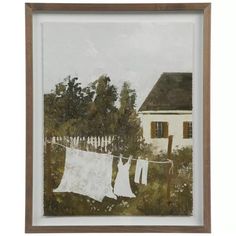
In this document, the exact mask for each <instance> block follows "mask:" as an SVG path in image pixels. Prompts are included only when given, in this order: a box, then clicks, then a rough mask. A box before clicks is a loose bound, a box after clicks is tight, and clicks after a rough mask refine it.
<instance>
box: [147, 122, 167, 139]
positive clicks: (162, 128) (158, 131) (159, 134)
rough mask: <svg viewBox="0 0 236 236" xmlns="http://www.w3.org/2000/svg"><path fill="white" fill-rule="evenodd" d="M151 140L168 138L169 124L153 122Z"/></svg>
mask: <svg viewBox="0 0 236 236" xmlns="http://www.w3.org/2000/svg"><path fill="white" fill-rule="evenodd" d="M151 138H168V122H151Z"/></svg>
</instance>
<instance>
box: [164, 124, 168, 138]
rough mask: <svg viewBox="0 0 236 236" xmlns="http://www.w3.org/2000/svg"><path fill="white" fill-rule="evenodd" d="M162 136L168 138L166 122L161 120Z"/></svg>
mask: <svg viewBox="0 0 236 236" xmlns="http://www.w3.org/2000/svg"><path fill="white" fill-rule="evenodd" d="M163 129H164V130H163V138H168V133H169V132H168V122H163Z"/></svg>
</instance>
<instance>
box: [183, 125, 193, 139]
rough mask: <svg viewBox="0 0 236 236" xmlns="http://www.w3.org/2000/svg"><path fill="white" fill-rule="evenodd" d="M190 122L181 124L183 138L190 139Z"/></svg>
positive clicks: (191, 131)
mask: <svg viewBox="0 0 236 236" xmlns="http://www.w3.org/2000/svg"><path fill="white" fill-rule="evenodd" d="M192 133H193V130H192V122H189V121H185V122H183V138H192Z"/></svg>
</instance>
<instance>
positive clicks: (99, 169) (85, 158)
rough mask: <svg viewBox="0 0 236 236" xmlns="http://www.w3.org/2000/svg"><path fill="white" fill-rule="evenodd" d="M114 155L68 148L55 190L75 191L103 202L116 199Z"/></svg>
mask: <svg viewBox="0 0 236 236" xmlns="http://www.w3.org/2000/svg"><path fill="white" fill-rule="evenodd" d="M112 162H113V156H112V155H109V154H101V153H95V152H87V151H81V150H77V149H72V148H66V160H65V169H64V174H63V177H62V180H61V183H60V185H59V186H58V188H57V189H55V190H54V192H73V193H78V194H82V195H85V196H89V197H91V198H93V199H95V200H97V201H99V202H102V200H103V198H104V197H105V196H107V197H110V198H114V199H116V198H117V197H116V196H115V195H114V193H113V191H112V186H111V177H112Z"/></svg>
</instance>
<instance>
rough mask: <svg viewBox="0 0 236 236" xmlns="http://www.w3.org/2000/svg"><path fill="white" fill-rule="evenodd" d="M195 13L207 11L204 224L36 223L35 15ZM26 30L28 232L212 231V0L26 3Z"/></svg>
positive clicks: (26, 220) (204, 97)
mask: <svg viewBox="0 0 236 236" xmlns="http://www.w3.org/2000/svg"><path fill="white" fill-rule="evenodd" d="M99 11H100V12H101V11H102V12H114V11H115V12H140V11H142V12H145V13H149V12H150V13H158V12H163V13H165V12H173V11H177V12H191V11H193V12H194V11H199V12H202V13H203V42H202V43H203V88H202V92H203V103H202V106H203V140H201V141H200V142H202V145H203V209H204V210H203V225H200V226H199V225H197V226H195V225H193V226H192V225H188V226H185V225H184V226H182V225H152V226H150V225H124V226H121V225H114V226H113V225H105V222H104V225H99V226H98V225H97V226H92V225H91V226H86V225H84V226H81V225H80V226H76V225H73V226H68V225H67V226H65V225H53V226H50V225H45V226H43V225H42V226H41V225H40V226H38V225H33V219H32V218H33V216H32V215H33V213H32V211H33V199H34V198H33V174H34V173H33V161H34V152H33V133H34V130H33V111H34V107H33V104H34V102H33V15H34V14H35V13H40V12H50V13H56V12H68V13H69V14H70V13H72V12H99ZM25 23H26V25H25V27H26V28H25V29H26V201H25V204H26V205H25V232H26V233H79V232H113V233H118V232H159V233H163V232H169V233H170V232H176V233H179V232H184V233H191V232H195V233H209V232H211V203H210V202H211V201H210V31H211V4H210V3H183V4H178V3H173V4H61V3H59V4H50V3H26V4H25Z"/></svg>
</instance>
